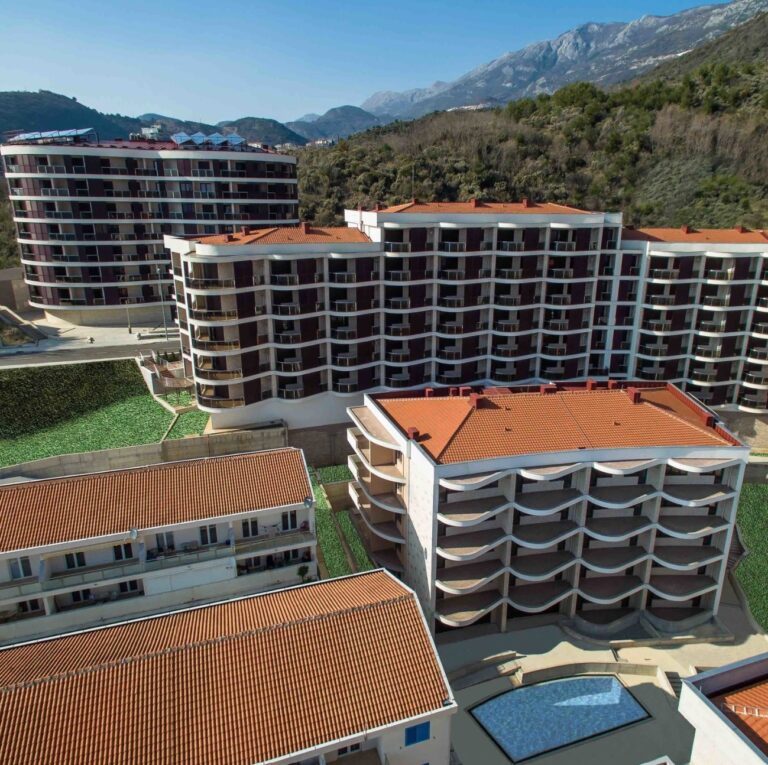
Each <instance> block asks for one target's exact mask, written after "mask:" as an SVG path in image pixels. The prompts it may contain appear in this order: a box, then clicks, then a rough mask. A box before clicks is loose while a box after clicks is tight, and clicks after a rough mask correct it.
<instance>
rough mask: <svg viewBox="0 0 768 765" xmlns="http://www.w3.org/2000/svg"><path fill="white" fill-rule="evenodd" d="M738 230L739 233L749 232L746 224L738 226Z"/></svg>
mask: <svg viewBox="0 0 768 765" xmlns="http://www.w3.org/2000/svg"><path fill="white" fill-rule="evenodd" d="M736 231H738V233H739V234H746V233H747V229H746V228H745V227H744V226H741V225H739V226H736Z"/></svg>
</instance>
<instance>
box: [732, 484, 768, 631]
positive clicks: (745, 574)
mask: <svg viewBox="0 0 768 765" xmlns="http://www.w3.org/2000/svg"><path fill="white" fill-rule="evenodd" d="M737 521H738V524H739V531H740V532H741V540H742V542H743V543H744V546H745V547H746V548H747V550H748V551H749V553H748V555H747V556H746V557H745V558H744V559H743V560H742V561H741V563H739V565H738V566H737V567H736V578H737V579H738V580H739V583H740V584H741V586H742V588H743V589H744V593H745V594H746V596H747V600H748V601H749V608H750V610H751V611H752V616H754V617H755V619H756V620H757V621H758V623H759V624H760V625H761V626H762V627H763V629H765V630H768V485H766V484H759V483H745V484H744V486H743V488H742V490H741V501H740V502H739V511H738V516H737Z"/></svg>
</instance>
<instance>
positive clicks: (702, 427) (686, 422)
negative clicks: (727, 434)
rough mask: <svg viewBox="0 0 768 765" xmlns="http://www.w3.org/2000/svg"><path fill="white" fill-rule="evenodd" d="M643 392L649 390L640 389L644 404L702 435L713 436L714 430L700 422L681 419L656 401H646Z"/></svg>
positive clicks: (641, 399)
mask: <svg viewBox="0 0 768 765" xmlns="http://www.w3.org/2000/svg"><path fill="white" fill-rule="evenodd" d="M643 390H648V388H645V389H644V388H640V401H641V403H643V404H648V405H649V406H652V407H653V408H654V409H655V410H656V411H658V412H660V413H661V414H665V415H667V417H672V418H673V419H674V420H676V421H677V422H681V423H683V425H688V426H690V427H692V428H696V430H698V431H699V432H700V433H706V434H707V435H709V436H711V435H712V432H711V431H712V428H708V427H707V426H706V425H702V424H700V423H698V422H695V421H694V420H687V419H686V418H685V417H681V416H680V415H679V414H678V413H677V412H673V411H671V410H668V409H664V408H662V407H660V406H659V405H658V404H657V403H656V402H655V401H650V400H649V399H644V398H643V397H642V394H643ZM651 390H663V388H651Z"/></svg>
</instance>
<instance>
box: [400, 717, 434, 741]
mask: <svg viewBox="0 0 768 765" xmlns="http://www.w3.org/2000/svg"><path fill="white" fill-rule="evenodd" d="M429 735H430V732H429V722H423V723H419V724H418V725H411V726H410V728H406V729H405V745H406V746H413V745H414V744H420V743H421V742H422V741H428V740H429Z"/></svg>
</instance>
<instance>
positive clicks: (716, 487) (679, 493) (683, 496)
mask: <svg viewBox="0 0 768 765" xmlns="http://www.w3.org/2000/svg"><path fill="white" fill-rule="evenodd" d="M661 493H662V496H663V497H664V498H665V499H667V500H669V501H670V502H674V503H675V504H676V505H682V506H683V507H701V506H703V505H711V504H714V503H715V502H722V501H723V500H726V499H730V498H731V497H733V496H734V494H735V492H734V491H733V489H731V488H729V487H728V486H723V484H720V483H705V484H685V483H679V484H678V483H667V484H664V488H663V489H662V491H661Z"/></svg>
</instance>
